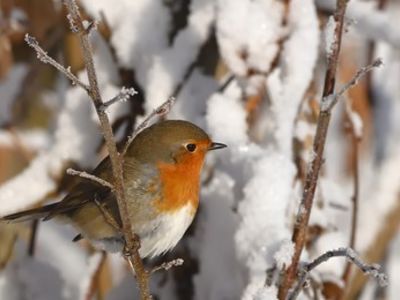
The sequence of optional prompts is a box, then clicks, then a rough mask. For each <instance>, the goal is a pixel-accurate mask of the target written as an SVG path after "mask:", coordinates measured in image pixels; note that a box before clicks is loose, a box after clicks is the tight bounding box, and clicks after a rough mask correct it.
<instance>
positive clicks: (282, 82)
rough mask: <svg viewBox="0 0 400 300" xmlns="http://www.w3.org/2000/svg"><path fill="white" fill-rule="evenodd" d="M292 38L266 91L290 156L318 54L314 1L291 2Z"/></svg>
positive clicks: (280, 139)
mask: <svg viewBox="0 0 400 300" xmlns="http://www.w3.org/2000/svg"><path fill="white" fill-rule="evenodd" d="M290 6H291V7H290V12H289V24H288V26H289V27H290V28H291V29H292V31H291V35H290V36H289V38H288V40H287V41H286V42H285V44H284V48H283V53H284V57H285V59H283V60H282V65H281V67H279V68H277V69H275V71H273V72H272V74H271V75H270V76H269V77H268V79H267V83H266V85H267V91H268V94H269V96H270V98H271V101H272V111H273V113H274V115H275V118H276V125H275V126H276V130H275V132H274V135H275V139H276V140H277V143H278V144H279V147H280V149H281V151H282V152H283V153H285V155H291V154H290V153H291V151H292V138H289V137H291V136H293V134H294V125H293V124H294V120H295V117H296V114H297V111H298V108H299V106H300V103H301V100H302V98H303V96H304V93H305V91H306V89H307V88H308V86H309V84H310V81H311V79H312V76H313V72H314V67H315V64H316V60H317V55H318V44H319V30H318V19H317V16H316V12H315V7H314V3H313V1H310V0H307V1H301V0H296V1H292V2H291V5H290Z"/></svg>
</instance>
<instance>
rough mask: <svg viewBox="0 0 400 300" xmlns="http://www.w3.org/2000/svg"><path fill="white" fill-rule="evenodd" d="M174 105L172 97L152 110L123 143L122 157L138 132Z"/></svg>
mask: <svg viewBox="0 0 400 300" xmlns="http://www.w3.org/2000/svg"><path fill="white" fill-rule="evenodd" d="M174 103H175V98H174V97H169V99H168V100H167V101H165V102H164V103H163V104H161V105H160V106H159V107H157V108H156V109H154V110H153V111H152V112H151V113H150V114H149V115H148V116H147V117H146V118H145V119H144V120H143V122H142V123H140V124H139V125H138V126H137V127H136V128H135V130H134V131H133V133H132V135H131V136H130V137H129V138H128V140H127V142H126V143H125V146H124V149H123V150H122V155H124V154H125V152H126V150H128V147H129V145H130V143H131V142H132V141H133V140H134V138H135V137H136V136H137V135H138V133H139V132H141V131H142V130H143V129H144V128H146V127H147V126H148V125H149V122H150V120H151V119H153V118H154V117H161V116H164V115H166V114H167V113H168V112H169V111H170V110H171V107H172V106H173V105H174Z"/></svg>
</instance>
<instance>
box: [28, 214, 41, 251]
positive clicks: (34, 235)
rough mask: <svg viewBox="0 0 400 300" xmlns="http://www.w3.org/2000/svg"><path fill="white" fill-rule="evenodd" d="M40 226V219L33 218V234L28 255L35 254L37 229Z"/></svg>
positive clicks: (30, 238)
mask: <svg viewBox="0 0 400 300" xmlns="http://www.w3.org/2000/svg"><path fill="white" fill-rule="evenodd" d="M38 228H39V220H33V221H32V226H31V234H30V237H29V245H28V255H29V256H30V257H33V256H34V255H35V249H36V247H35V246H36V238H37V231H38Z"/></svg>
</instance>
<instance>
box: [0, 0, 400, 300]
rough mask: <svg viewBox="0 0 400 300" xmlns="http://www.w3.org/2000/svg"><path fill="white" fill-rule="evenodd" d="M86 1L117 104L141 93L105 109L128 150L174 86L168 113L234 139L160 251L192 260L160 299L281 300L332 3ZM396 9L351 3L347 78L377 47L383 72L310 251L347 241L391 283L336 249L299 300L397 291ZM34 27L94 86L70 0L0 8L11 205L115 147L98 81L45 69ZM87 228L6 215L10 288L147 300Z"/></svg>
mask: <svg viewBox="0 0 400 300" xmlns="http://www.w3.org/2000/svg"><path fill="white" fill-rule="evenodd" d="M78 5H79V7H80V9H81V13H82V15H83V16H84V18H85V19H87V20H89V21H91V20H93V21H96V24H97V31H94V32H92V33H91V40H92V43H93V48H94V55H95V63H96V68H97V75H98V78H99V85H100V89H101V93H102V96H103V99H105V100H106V99H111V98H112V97H113V96H115V95H116V94H117V93H118V92H119V91H120V89H121V88H122V87H133V88H135V89H136V90H137V91H138V94H137V95H135V96H134V97H133V98H132V99H131V100H129V101H127V102H123V103H119V104H116V105H113V106H112V107H110V108H109V109H108V114H109V116H110V118H111V120H112V122H113V129H114V132H115V133H116V135H117V137H118V140H119V142H120V143H123V142H124V140H125V139H126V137H127V136H128V135H129V134H130V133H131V132H132V130H133V128H134V127H135V126H136V125H137V124H138V123H139V122H140V121H141V120H143V117H144V116H145V115H146V114H148V113H149V112H151V111H152V110H153V109H154V108H156V107H157V106H158V105H160V104H161V103H162V102H164V101H165V100H167V99H168V97H170V96H174V97H176V99H177V101H176V104H175V106H174V107H173V109H172V111H171V113H170V114H169V115H168V116H167V118H171V119H186V120H190V121H192V122H194V123H196V124H198V125H199V126H201V127H202V128H204V129H205V130H206V131H208V132H209V133H210V134H211V136H212V137H213V138H214V139H215V140H218V141H221V142H224V143H226V144H228V145H229V148H228V150H227V151H226V152H224V153H216V154H215V156H212V157H210V158H209V159H208V161H207V164H206V166H205V168H204V170H203V179H202V191H201V205H200V211H199V213H198V215H197V217H196V219H195V222H194V224H193V225H192V226H191V227H190V229H189V230H188V232H187V233H186V235H185V237H184V239H183V240H182V241H181V242H180V243H179V244H178V246H177V247H176V248H175V249H174V251H172V252H171V253H168V254H166V255H165V257H161V258H158V259H156V260H152V261H146V263H147V264H148V265H156V264H159V263H160V262H163V261H166V260H170V259H173V258H177V257H182V258H183V259H184V260H185V263H184V265H183V266H181V267H177V268H173V269H172V270H170V271H168V272H159V273H157V274H156V275H154V276H153V278H152V281H151V285H152V287H151V289H152V292H153V293H154V295H155V297H156V299H162V300H164V299H185V300H189V299H204V300H208V299H212V300H224V299H274V298H275V296H276V291H277V289H276V285H277V282H278V273H279V270H281V269H282V268H284V266H285V265H286V266H287V265H288V263H289V262H290V255H291V254H290V253H291V251H290V249H291V247H292V245H291V243H290V239H291V234H292V227H293V222H294V219H295V215H296V213H297V210H298V203H299V201H300V199H301V193H302V186H303V183H304V180H305V174H306V171H307V162H308V161H309V159H310V157H312V155H313V154H312V151H311V149H312V142H313V136H314V132H315V128H316V120H317V116H318V112H319V103H320V100H321V94H322V87H323V81H324V72H325V68H326V58H327V53H329V50H330V46H331V44H330V43H331V40H332V24H330V23H332V20H331V21H329V20H330V18H331V15H332V13H333V12H334V8H335V1H331V0H315V1H312V0H287V1H278V0H253V1H251V0H241V1H229V0H190V1H189V0H186V1H185V0H135V1H129V0H120V1H107V0H97V1H94V0H81V1H78ZM399 16H400V6H399V1H397V0H368V1H367V0H351V1H350V2H349V7H348V10H347V14H346V21H345V29H344V35H343V41H342V50H341V54H340V63H339V68H338V73H337V87H341V86H343V84H345V83H346V82H348V81H349V80H350V79H351V78H352V77H353V75H354V74H355V73H356V72H357V70H359V69H360V68H361V67H363V66H365V65H367V64H369V63H371V62H372V61H373V60H374V59H376V58H377V57H380V58H382V60H383V62H384V66H383V67H381V68H379V69H376V70H374V71H372V72H370V73H368V74H367V76H365V77H364V78H363V79H362V80H361V81H359V82H358V84H357V85H356V86H355V87H353V88H352V89H351V90H349V91H348V93H347V94H346V95H345V97H343V99H341V100H340V103H339V104H338V105H337V106H336V107H335V109H334V111H333V117H332V120H331V125H330V130H329V136H328V140H327V146H326V151H325V156H324V158H325V162H324V165H323V168H322V171H321V176H320V180H319V182H318V187H317V192H316V194H315V201H314V207H313V212H312V216H311V220H310V226H309V228H308V236H307V243H306V249H305V251H304V253H303V256H302V260H303V261H309V260H311V259H312V258H315V257H317V256H318V255H320V254H322V253H323V252H325V251H327V250H330V249H336V248H339V247H348V246H351V247H352V248H354V249H355V250H356V251H357V252H358V253H360V255H361V257H362V258H363V259H364V260H365V261H366V262H368V263H379V264H381V265H382V268H383V270H384V271H385V272H386V273H387V274H388V276H389V285H388V286H387V287H380V286H379V285H377V283H376V282H375V281H374V280H373V279H369V278H368V277H367V276H365V275H364V274H362V273H360V272H355V270H354V269H355V268H354V267H353V268H352V269H349V267H348V265H347V264H346V262H345V260H344V259H341V258H336V259H332V260H331V261H329V262H327V263H325V264H323V265H321V266H320V267H319V268H317V269H316V270H315V271H313V273H312V275H311V277H310V281H309V284H308V285H307V287H306V288H305V289H304V290H303V293H302V294H301V295H300V296H299V299H398V295H400V275H399V273H398V272H397V271H396V270H399V268H400V235H399V223H400V171H399V170H400V103H399V96H400V84H399V82H400V52H399V47H400V29H399V27H398V18H399ZM329 24H330V25H329ZM26 33H29V34H30V35H31V36H34V37H35V38H36V39H37V40H38V42H39V44H40V45H41V46H42V48H43V49H45V51H47V52H48V54H49V55H50V56H51V57H53V58H54V59H56V60H57V61H58V62H60V63H61V64H62V65H64V66H69V67H70V69H71V71H72V72H73V73H74V74H77V75H78V76H79V78H81V79H82V80H83V81H86V77H85V76H86V75H85V71H84V63H83V59H82V55H81V50H80V45H79V41H78V39H77V37H76V36H75V35H74V34H73V33H71V31H70V29H69V24H68V21H67V18H66V9H65V7H64V5H63V4H62V3H61V1H60V0H1V1H0V216H4V215H7V214H10V213H13V212H17V211H21V210H23V209H27V208H32V207H37V206H40V205H42V204H44V203H46V202H49V201H57V200H59V199H61V198H62V197H63V195H65V193H67V191H68V190H69V188H70V187H71V185H72V184H73V182H74V179H73V178H72V177H71V176H68V175H66V174H65V170H66V169H67V168H68V167H74V168H75V169H79V170H87V171H90V170H91V169H92V168H93V167H94V166H95V165H96V164H97V163H98V162H99V161H100V160H101V159H102V158H103V157H104V156H105V155H106V150H105V147H104V143H103V139H102V137H101V134H100V131H99V126H98V121H97V119H96V115H95V113H94V111H93V108H92V106H91V103H90V101H89V99H88V97H87V95H86V94H85V91H83V90H82V89H80V88H79V87H76V86H73V85H72V84H71V82H69V81H68V80H67V79H66V78H65V77H64V76H63V75H62V74H60V73H59V72H57V71H56V70H55V69H54V68H53V67H51V66H50V65H48V64H44V63H42V62H40V61H39V60H38V58H37V55H36V53H35V52H34V51H33V49H31V48H29V47H28V45H27V44H26V43H25V42H24V37H25V34H26ZM355 203H356V205H355ZM75 234H76V231H75V230H74V228H71V227H69V226H67V225H64V224H60V223H57V222H55V221H49V222H45V223H39V224H38V223H18V224H6V223H0V299H7V300H10V299H11V300H12V299H15V300H20V299H138V293H137V288H136V285H135V283H134V281H133V279H132V277H131V275H130V273H129V270H128V268H127V266H126V265H125V263H124V261H123V260H122V259H121V258H120V257H119V256H118V255H107V256H106V255H104V254H101V253H98V252H95V251H94V249H92V247H91V246H90V245H89V244H87V243H85V242H80V243H72V241H71V240H72V238H73V237H74V235H75ZM267 274H269V278H270V280H267ZM271 274H272V275H271ZM266 281H267V282H268V283H267V284H265V282H266Z"/></svg>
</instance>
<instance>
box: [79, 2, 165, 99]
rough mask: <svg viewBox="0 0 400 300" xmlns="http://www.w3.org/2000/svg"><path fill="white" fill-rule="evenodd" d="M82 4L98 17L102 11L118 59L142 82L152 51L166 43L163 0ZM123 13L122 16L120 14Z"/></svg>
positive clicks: (146, 73) (144, 79)
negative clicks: (133, 70) (134, 72)
mask: <svg viewBox="0 0 400 300" xmlns="http://www.w3.org/2000/svg"><path fill="white" fill-rule="evenodd" d="M82 4H83V6H84V7H85V9H86V10H87V11H88V12H89V13H90V14H91V15H93V16H95V17H96V19H98V20H100V19H101V18H100V12H103V13H104V15H105V18H106V21H107V23H108V25H109V26H110V29H111V30H112V33H113V34H112V36H111V44H112V45H113V47H114V48H115V51H116V55H117V58H118V61H119V62H120V64H121V65H122V66H125V67H127V68H133V69H135V71H136V76H137V79H138V81H139V83H140V84H142V85H144V84H145V83H146V82H147V80H148V71H149V68H150V67H151V65H152V64H153V60H154V57H155V55H157V54H160V53H161V51H162V50H164V49H165V48H166V47H167V44H168V39H167V36H168V31H169V28H170V26H169V25H170V16H169V15H168V10H167V8H166V7H165V5H164V4H163V3H162V1H154V0H140V1H130V0H122V1H118V5H115V3H114V2H112V1H109V0H99V1H90V0H85V1H82ZM122 15H123V16H125V17H123V18H121V16H122ZM160 84H161V83H160ZM168 96H169V95H166V96H165V98H164V99H162V100H161V101H163V100H165V99H166V98H168Z"/></svg>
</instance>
